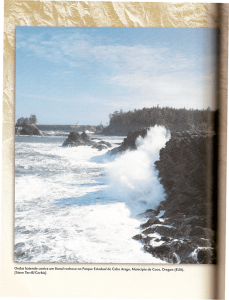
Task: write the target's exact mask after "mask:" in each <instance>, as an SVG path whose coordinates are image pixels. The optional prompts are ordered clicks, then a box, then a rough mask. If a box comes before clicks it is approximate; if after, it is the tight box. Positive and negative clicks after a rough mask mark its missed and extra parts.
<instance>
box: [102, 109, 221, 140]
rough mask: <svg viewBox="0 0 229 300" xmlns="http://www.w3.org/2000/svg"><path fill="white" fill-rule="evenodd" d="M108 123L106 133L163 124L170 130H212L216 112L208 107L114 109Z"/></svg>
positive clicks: (110, 133) (112, 133)
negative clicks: (125, 110)
mask: <svg viewBox="0 0 229 300" xmlns="http://www.w3.org/2000/svg"><path fill="white" fill-rule="evenodd" d="M109 117H110V124H109V126H108V127H106V128H105V129H104V130H103V134H106V135H127V134H128V132H129V131H132V130H135V129H138V128H142V127H150V126H155V125H162V126H165V127H166V128H167V129H169V130H170V131H181V130H190V129H194V128H195V129H198V130H207V131H209V130H214V124H215V118H216V112H215V111H212V110H211V109H210V108H208V109H206V110H198V109H189V110H188V109H185V108H182V109H176V108H171V107H162V108H161V107H159V106H157V107H151V108H145V107H144V108H143V109H135V110H134V111H128V112H123V111H122V110H120V111H119V112H118V111H115V112H114V113H113V114H110V115H109Z"/></svg>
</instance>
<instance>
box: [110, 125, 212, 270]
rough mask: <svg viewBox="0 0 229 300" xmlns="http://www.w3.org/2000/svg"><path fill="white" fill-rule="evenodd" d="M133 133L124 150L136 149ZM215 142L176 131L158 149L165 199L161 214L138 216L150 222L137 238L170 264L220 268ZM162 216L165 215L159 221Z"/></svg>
mask: <svg viewBox="0 0 229 300" xmlns="http://www.w3.org/2000/svg"><path fill="white" fill-rule="evenodd" d="M145 130H147V129H145ZM134 132H136V134H134ZM134 132H132V133H130V134H128V136H129V139H128V137H127V139H126V141H125V142H123V143H122V145H121V147H122V149H135V143H134V141H136V136H137V131H134ZM143 132H146V131H144V130H143ZM146 133H147V132H146ZM142 136H143V135H142ZM131 137H133V138H131ZM216 142H217V141H216V136H215V134H214V133H212V132H208V133H206V132H199V131H192V132H190V131H189V132H187V131H184V132H174V133H172V134H171V139H170V140H169V141H168V142H167V143H166V145H165V148H163V149H161V150H160V159H159V160H158V161H157V162H155V166H156V168H157V170H158V172H159V173H158V176H159V179H160V182H161V183H162V185H163V187H164V189H165V193H166V198H165V201H163V202H161V204H160V206H159V207H158V209H157V211H155V210H148V211H146V212H145V213H143V214H141V215H139V216H142V217H145V218H148V220H147V221H146V222H144V223H143V224H141V226H140V227H141V228H142V229H141V231H140V233H139V234H137V235H136V236H134V237H133V239H135V240H139V241H140V242H141V243H143V244H144V249H145V251H147V252H149V253H151V254H152V255H153V256H155V257H158V258H160V259H162V260H164V261H166V262H169V263H184V264H187V263H188V264H190V263H191V264H192V263H199V264H211V263H216V244H217V243H216V234H215V232H216V228H215V223H216V219H215V216H214V213H215V214H216V212H215V207H214V201H213V200H214V199H215V198H214V197H215V194H214V192H213V191H214V172H213V164H212V162H213V157H214V151H213V149H214V148H213V144H214V143H216ZM119 148H120V147H119ZM112 151H113V150H112ZM159 211H164V214H162V216H161V217H158V216H157V215H158V214H159Z"/></svg>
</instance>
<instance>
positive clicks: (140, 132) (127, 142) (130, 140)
mask: <svg viewBox="0 0 229 300" xmlns="http://www.w3.org/2000/svg"><path fill="white" fill-rule="evenodd" d="M148 130H149V128H140V129H137V130H134V131H130V132H129V133H128V134H127V137H126V138H124V140H123V142H122V144H121V146H119V147H116V148H113V149H112V150H111V151H110V155H114V154H117V153H121V152H123V151H126V150H127V149H129V150H136V140H137V138H138V137H139V136H141V137H143V138H144V137H145V136H146V135H147V131H148Z"/></svg>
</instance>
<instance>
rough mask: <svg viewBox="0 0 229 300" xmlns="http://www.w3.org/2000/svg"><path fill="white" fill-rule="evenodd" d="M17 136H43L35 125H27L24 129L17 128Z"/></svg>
mask: <svg viewBox="0 0 229 300" xmlns="http://www.w3.org/2000/svg"><path fill="white" fill-rule="evenodd" d="M15 134H16V135H42V133H41V131H40V130H39V129H38V128H37V127H36V126H35V125H34V124H27V125H24V126H22V127H15Z"/></svg>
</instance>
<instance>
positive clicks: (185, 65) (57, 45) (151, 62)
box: [17, 33, 216, 109]
mask: <svg viewBox="0 0 229 300" xmlns="http://www.w3.org/2000/svg"><path fill="white" fill-rule="evenodd" d="M17 47H18V48H20V49H24V50H25V51H31V52H33V53H34V54H35V55H36V56H39V57H42V58H45V59H48V60H50V61H52V62H54V63H65V64H66V65H68V66H69V67H71V68H75V67H77V68H89V69H90V68H91V64H92V63H98V65H99V68H100V72H101V74H102V75H101V78H100V80H102V81H103V83H104V84H107V85H113V86H116V87H117V89H123V91H125V93H124V94H123V96H121V97H120V98H119V99H116V100H112V96H111V97H110V102H109V101H108V102H107V103H110V104H109V105H111V103H114V104H115V105H116V109H117V105H120V108H121V107H122V108H124V106H126V107H130V106H131V107H132V106H133V107H139V106H141V107H143V106H152V105H155V103H157V104H160V105H161V106H166V105H168V106H173V107H181V106H185V107H187V108H191V107H197V108H202V107H203V106H205V107H207V106H208V105H211V104H210V103H213V102H214V99H213V98H214V93H213V90H214V87H215V85H214V84H213V82H214V74H215V65H216V59H215V57H214V56H212V57H210V56H208V57H202V58H201V57H199V58H198V57H196V56H194V55H193V56H189V57H187V56H186V55H185V54H184V53H179V52H171V49H169V48H166V47H150V46H145V45H135V46H124V45H103V44H99V43H98V40H96V38H94V39H93V38H91V37H88V36H87V35H85V34H81V33H71V34H66V35H63V34H58V35H53V36H51V37H50V38H49V40H46V39H45V37H44V35H39V36H36V37H26V36H20V38H18V39H17ZM101 70H102V71H101ZM127 95H128V97H129V98H128V97H127ZM93 99H96V97H95V98H93ZM87 101H89V100H87ZM93 101H94V100H93ZM96 101H100V100H98V99H96ZM102 101H103V100H102ZM123 101H126V103H125V102H123ZM103 102H104V101H103ZM152 103H153V104H152ZM111 106H112V105H111ZM211 106H212V105H211Z"/></svg>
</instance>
